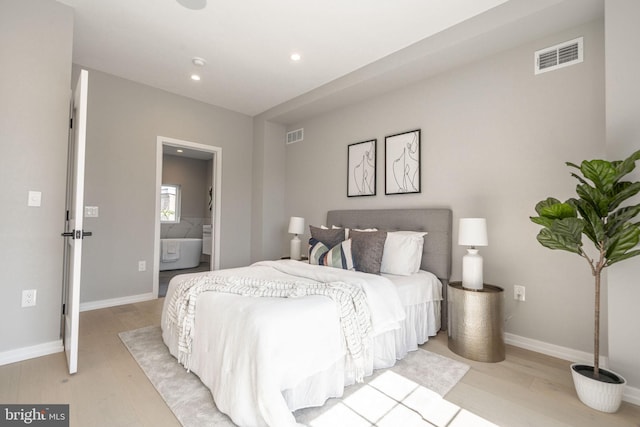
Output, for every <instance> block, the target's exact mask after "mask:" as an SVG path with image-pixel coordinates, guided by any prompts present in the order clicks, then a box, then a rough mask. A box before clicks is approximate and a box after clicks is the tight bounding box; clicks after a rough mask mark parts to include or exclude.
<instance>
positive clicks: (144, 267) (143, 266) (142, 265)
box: [138, 261, 147, 271]
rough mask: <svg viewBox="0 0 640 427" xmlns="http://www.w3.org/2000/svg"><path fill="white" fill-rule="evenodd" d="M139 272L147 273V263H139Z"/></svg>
mask: <svg viewBox="0 0 640 427" xmlns="http://www.w3.org/2000/svg"><path fill="white" fill-rule="evenodd" d="M138 271H147V262H146V261H138Z"/></svg>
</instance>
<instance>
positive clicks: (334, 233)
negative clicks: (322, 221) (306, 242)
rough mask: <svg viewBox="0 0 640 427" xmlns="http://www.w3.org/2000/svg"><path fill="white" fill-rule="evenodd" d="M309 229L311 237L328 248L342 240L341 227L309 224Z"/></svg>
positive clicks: (342, 231)
mask: <svg viewBox="0 0 640 427" xmlns="http://www.w3.org/2000/svg"><path fill="white" fill-rule="evenodd" d="M309 231H310V232H311V238H313V239H316V240H317V241H319V242H322V244H323V245H325V246H326V247H328V248H332V247H334V246H335V245H337V244H339V243H340V242H342V241H344V230H343V229H342V228H336V229H331V228H320V227H314V226H313V225H310V226H309Z"/></svg>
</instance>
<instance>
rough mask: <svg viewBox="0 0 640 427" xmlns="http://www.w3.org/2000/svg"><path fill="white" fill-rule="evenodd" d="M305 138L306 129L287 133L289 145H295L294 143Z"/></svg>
mask: <svg viewBox="0 0 640 427" xmlns="http://www.w3.org/2000/svg"><path fill="white" fill-rule="evenodd" d="M303 138H304V129H296V130H292V131H291V132H287V144H293V143H294V142H300V141H302V139H303Z"/></svg>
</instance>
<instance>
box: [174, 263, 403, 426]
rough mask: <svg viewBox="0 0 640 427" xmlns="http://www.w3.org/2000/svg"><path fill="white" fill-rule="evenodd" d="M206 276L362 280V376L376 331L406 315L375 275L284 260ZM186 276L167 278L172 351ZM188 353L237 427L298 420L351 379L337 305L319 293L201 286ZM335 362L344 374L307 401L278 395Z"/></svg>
mask: <svg viewBox="0 0 640 427" xmlns="http://www.w3.org/2000/svg"><path fill="white" fill-rule="evenodd" d="M204 274H216V275H226V276H245V277H257V278H262V279H270V280H298V281H308V282H334V281H343V282H347V283H352V284H355V285H358V286H361V287H362V289H363V290H364V292H365V294H366V296H367V300H368V303H369V309H370V312H371V322H372V325H371V326H372V330H373V333H372V343H371V345H370V346H369V349H370V351H368V352H367V355H366V357H367V368H366V373H365V375H369V374H371V372H372V370H373V368H378V367H379V366H374V365H375V363H374V361H375V359H376V358H375V355H374V354H373V353H374V352H375V346H374V345H373V340H374V337H375V336H376V335H380V334H382V333H384V332H388V331H391V330H396V329H399V328H400V326H401V324H402V322H403V320H404V317H405V313H404V310H403V308H402V305H401V303H400V299H399V298H398V294H397V291H396V287H395V285H393V284H392V283H391V281H389V280H388V279H386V278H384V277H381V276H377V275H371V274H364V273H359V272H352V271H346V270H340V269H335V268H330V267H319V266H314V265H309V264H305V263H301V262H297V261H290V260H289V261H265V262H260V263H256V264H254V265H252V266H250V267H243V268H236V269H229V270H221V271H217V272H212V273H204ZM292 276H294V277H292ZM188 277H190V275H189V276H188V275H184V276H180V277H179V278H176V279H174V280H173V281H172V283H171V284H170V286H169V290H168V292H167V296H166V298H165V307H164V310H163V313H162V328H163V339H164V342H165V343H166V344H167V346H168V347H169V350H170V351H171V354H173V355H174V356H177V354H178V345H177V344H178V343H177V334H176V331H175V330H171V329H170V328H168V322H167V306H168V304H169V302H170V301H171V297H172V295H173V292H174V291H175V287H176V283H177V282H178V281H180V280H185V279H186V278H188ZM390 350H391V349H385V352H388V351H390ZM192 351H193V352H192V355H191V360H190V366H189V368H190V369H191V370H192V371H193V372H195V373H196V374H197V375H198V376H199V377H200V379H201V380H202V381H203V383H204V384H205V385H206V386H207V387H209V389H210V390H211V393H212V395H213V398H214V400H215V402H216V406H217V407H218V409H219V410H220V411H222V412H224V413H226V414H227V415H229V416H230V417H231V419H232V420H233V421H234V423H236V424H238V425H240V426H265V425H266V426H276V427H281V426H283V427H284V426H293V425H296V422H295V419H294V417H293V415H292V413H291V411H292V410H294V409H297V408H298V407H300V406H316V405H322V404H323V403H324V400H325V399H327V398H329V397H333V396H339V395H341V394H342V390H343V388H344V384H345V379H346V380H347V381H349V378H353V372H350V369H353V365H352V364H351V363H350V361H349V356H348V354H347V352H346V349H345V343H344V338H343V335H342V330H341V327H340V322H339V318H338V312H337V309H336V305H335V303H334V302H333V301H332V300H331V299H329V298H327V297H324V296H306V297H302V298H271V297H263V298H252V297H242V296H238V295H233V294H227V293H218V292H205V293H203V294H201V295H200V296H199V297H198V300H197V310H196V316H195V331H194V336H193V348H192ZM343 361H344V363H343ZM335 366H338V367H341V369H342V370H343V374H344V375H342V376H341V378H335V379H333V380H332V384H322V385H321V386H320V387H319V388H320V389H321V390H314V391H313V392H311V393H309V397H308V398H307V399H306V400H305V399H304V398H303V399H302V400H301V399H300V396H296V398H295V402H296V403H292V402H288V401H287V399H286V398H285V397H284V396H283V391H285V390H291V389H295V388H296V387H298V386H299V385H300V384H302V383H304V382H305V380H308V379H309V378H310V377H312V376H314V375H315V374H317V373H319V372H322V371H326V370H328V369H330V368H332V367H335ZM312 387H316V388H317V386H312ZM301 401H302V402H303V405H301V404H300V402H301ZM291 406H293V407H291Z"/></svg>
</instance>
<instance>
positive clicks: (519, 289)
mask: <svg viewBox="0 0 640 427" xmlns="http://www.w3.org/2000/svg"><path fill="white" fill-rule="evenodd" d="M513 299H514V300H516V301H523V302H524V300H525V293H524V286H520V285H515V286H514V287H513Z"/></svg>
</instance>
